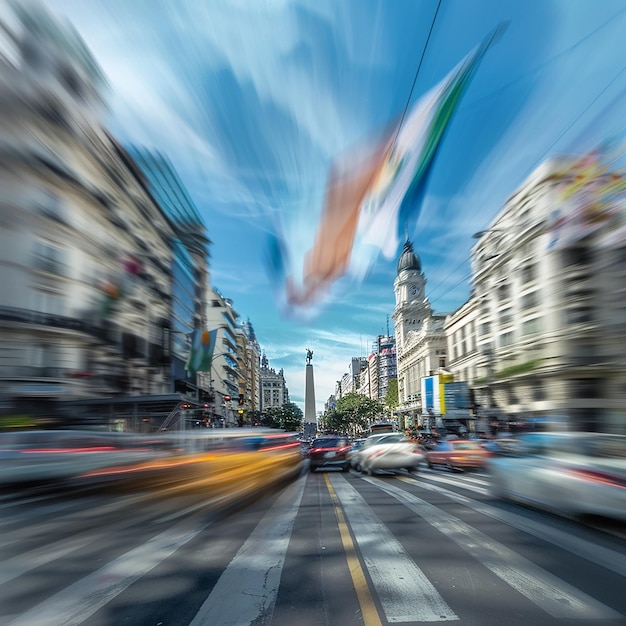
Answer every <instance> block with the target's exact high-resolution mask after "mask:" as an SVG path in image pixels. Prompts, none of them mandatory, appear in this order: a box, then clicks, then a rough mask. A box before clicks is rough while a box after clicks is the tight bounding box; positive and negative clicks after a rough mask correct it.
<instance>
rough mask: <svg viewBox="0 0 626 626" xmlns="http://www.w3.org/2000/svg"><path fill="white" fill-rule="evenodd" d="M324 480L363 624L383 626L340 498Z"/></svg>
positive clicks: (326, 478) (326, 475)
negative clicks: (335, 517)
mask: <svg viewBox="0 0 626 626" xmlns="http://www.w3.org/2000/svg"><path fill="white" fill-rule="evenodd" d="M324 479H325V480H326V487H327V488H328V493H329V494H330V499H331V500H332V503H333V507H334V509H335V515H336V516H337V526H338V528H339V535H340V536H341V543H342V544H343V549H344V552H345V553H346V561H347V563H348V570H349V571H350V576H351V577H352V584H353V586H354V590H355V591H356V597H357V600H358V601H359V605H360V607H361V615H363V623H364V624H365V626H382V622H381V621H380V617H379V615H378V611H377V610H376V605H375V604H374V600H373V599H372V595H371V593H370V589H369V586H368V584H367V580H366V578H365V574H364V573H363V568H362V567H361V562H360V561H359V558H358V557H357V555H356V551H355V549H354V544H353V543H352V537H351V536H350V530H349V529H348V524H347V523H346V519H345V517H344V515H343V510H342V509H341V505H340V504H339V498H338V497H337V494H336V493H335V490H334V489H333V486H332V485H331V484H330V478H328V474H324Z"/></svg>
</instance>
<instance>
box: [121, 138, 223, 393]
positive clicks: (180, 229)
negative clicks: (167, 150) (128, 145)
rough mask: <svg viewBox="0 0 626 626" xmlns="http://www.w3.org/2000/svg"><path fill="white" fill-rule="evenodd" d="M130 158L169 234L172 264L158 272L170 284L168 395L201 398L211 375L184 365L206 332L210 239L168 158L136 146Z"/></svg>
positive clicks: (209, 386)
mask: <svg viewBox="0 0 626 626" xmlns="http://www.w3.org/2000/svg"><path fill="white" fill-rule="evenodd" d="M130 154H131V155H132V157H133V160H134V162H135V163H137V165H138V166H139V169H140V170H141V173H142V174H143V176H144V177H145V181H146V184H147V186H148V188H149V190H150V193H151V194H152V196H153V197H154V199H155V200H156V202H157V203H158V206H159V207H160V209H161V210H162V211H163V213H164V215H165V216H166V218H167V220H168V222H169V225H170V228H171V229H172V231H173V234H172V237H171V239H170V247H171V251H172V261H171V265H170V266H169V267H167V268H162V269H163V273H164V275H166V276H169V277H170V280H171V296H172V299H171V367H170V381H171V382H170V392H180V393H183V394H187V395H189V398H188V399H189V400H194V399H195V400H201V399H202V397H203V396H204V395H205V394H208V393H209V392H210V388H211V384H210V381H211V379H210V375H209V373H208V372H198V373H196V374H193V373H191V372H188V371H187V370H185V363H186V362H187V358H188V356H189V350H190V338H191V336H192V333H193V332H194V331H202V330H207V329H208V328H207V315H206V310H207V306H206V305H207V299H208V282H209V280H208V275H209V262H208V257H209V249H208V248H209V244H210V240H209V238H208V235H207V231H206V226H205V224H204V221H203V219H202V217H201V216H200V214H199V213H198V210H197V208H196V207H195V205H194V203H193V201H192V200H191V198H190V197H189V194H188V193H187V191H186V189H185V187H184V185H183V183H182V181H181V180H180V178H179V177H178V175H177V173H176V171H175V169H174V167H173V166H172V164H171V162H170V161H169V159H168V158H167V157H165V156H164V155H163V154H160V153H158V152H151V151H148V150H144V149H140V148H136V147H133V148H132V149H130Z"/></svg>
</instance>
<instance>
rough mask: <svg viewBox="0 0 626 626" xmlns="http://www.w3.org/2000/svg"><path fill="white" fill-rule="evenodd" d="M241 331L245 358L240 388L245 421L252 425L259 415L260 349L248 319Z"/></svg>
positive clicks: (243, 323) (242, 324)
mask: <svg viewBox="0 0 626 626" xmlns="http://www.w3.org/2000/svg"><path fill="white" fill-rule="evenodd" d="M241 329H242V331H243V334H244V337H245V350H244V353H245V358H244V359H243V368H244V370H245V378H244V385H245V386H243V387H242V389H243V393H244V398H245V403H244V404H245V410H246V412H247V420H248V421H249V422H252V423H254V422H255V421H258V420H259V419H260V413H261V378H260V376H261V348H260V346H259V342H258V340H257V338H256V334H255V332H254V327H253V326H252V322H251V321H250V320H249V319H248V320H246V321H245V322H242V323H241Z"/></svg>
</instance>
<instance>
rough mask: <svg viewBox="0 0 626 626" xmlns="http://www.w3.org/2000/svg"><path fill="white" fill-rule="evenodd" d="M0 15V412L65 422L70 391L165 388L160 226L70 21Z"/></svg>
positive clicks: (81, 394)
mask: <svg viewBox="0 0 626 626" xmlns="http://www.w3.org/2000/svg"><path fill="white" fill-rule="evenodd" d="M0 20H2V26H3V29H4V31H5V33H4V35H3V37H2V42H1V43H0V46H2V54H0V83H1V85H2V88H1V90H0V108H1V115H0V184H1V185H2V189H3V194H2V198H1V199H0V268H1V269H0V280H1V281H2V284H3V286H4V287H5V288H4V289H3V294H2V296H0V311H1V312H0V341H1V342H2V346H3V350H2V353H1V356H0V386H1V390H0V394H1V397H2V407H0V411H2V413H4V414H5V415H15V414H25V415H31V416H34V417H36V418H38V420H39V421H40V422H41V421H45V420H46V419H47V420H58V419H59V418H61V417H63V419H64V420H66V421H67V420H68V419H74V418H76V417H77V416H78V414H79V413H80V411H79V410H78V408H77V407H76V406H75V405H72V404H71V401H72V400H74V401H77V400H80V401H81V402H82V401H83V400H86V399H88V398H93V397H94V396H98V397H103V398H115V397H120V396H125V395H141V394H144V393H153V394H160V393H165V392H166V391H167V378H166V368H167V367H168V366H169V359H170V355H169V328H168V324H169V322H168V320H169V318H170V304H169V298H170V284H169V280H168V277H167V275H164V274H163V273H162V271H161V268H162V267H169V265H170V262H171V251H170V248H169V239H170V237H171V235H172V231H171V228H170V225H169V223H168V221H167V220H166V218H165V217H164V216H163V214H162V213H161V211H160V209H159V207H158V205H157V204H156V202H155V201H154V199H153V198H152V197H151V194H150V193H149V191H148V189H147V188H146V187H145V185H144V182H143V180H142V179H141V177H140V176H139V173H138V171H137V170H136V168H135V167H134V166H133V164H132V162H131V161H130V159H129V158H128V155H127V154H126V153H125V151H124V150H123V149H122V148H121V146H119V144H118V143H117V142H116V141H115V140H114V139H113V138H112V137H111V136H110V135H109V134H108V133H107V132H106V130H105V129H104V127H103V125H102V121H101V118H102V114H103V111H104V97H103V90H104V89H105V84H104V81H103V78H102V75H101V73H100V71H99V69H98V67H97V65H96V63H95V62H94V60H93V58H92V57H91V55H90V54H89V52H88V51H87V49H86V48H85V46H84V44H83V43H82V42H81V40H80V38H79V37H78V36H77V35H76V33H75V32H74V31H73V29H71V27H69V26H65V25H63V24H60V23H58V22H57V21H56V20H54V19H53V18H52V17H51V16H50V15H49V13H47V12H46V11H45V10H44V9H40V8H39V9H38V8H37V5H36V4H32V6H31V5H30V4H29V10H28V11H26V10H23V9H22V8H20V6H19V5H18V4H17V3H16V4H14V5H5V6H4V7H3V13H2V14H0Z"/></svg>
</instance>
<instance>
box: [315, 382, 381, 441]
mask: <svg viewBox="0 0 626 626" xmlns="http://www.w3.org/2000/svg"><path fill="white" fill-rule="evenodd" d="M382 413H383V405H382V404H381V403H380V402H379V401H378V400H371V399H370V398H368V397H367V396H364V395H361V394H359V393H354V392H352V393H348V394H346V395H345V396H343V397H342V398H340V399H339V400H337V403H336V405H335V408H334V409H331V410H330V411H327V412H326V414H325V415H324V418H323V424H324V427H325V429H326V430H333V431H335V432H339V433H346V434H357V433H359V432H362V431H364V430H366V429H367V427H368V426H369V424H370V423H371V422H373V421H376V420H378V419H380V416H381V415H382Z"/></svg>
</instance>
